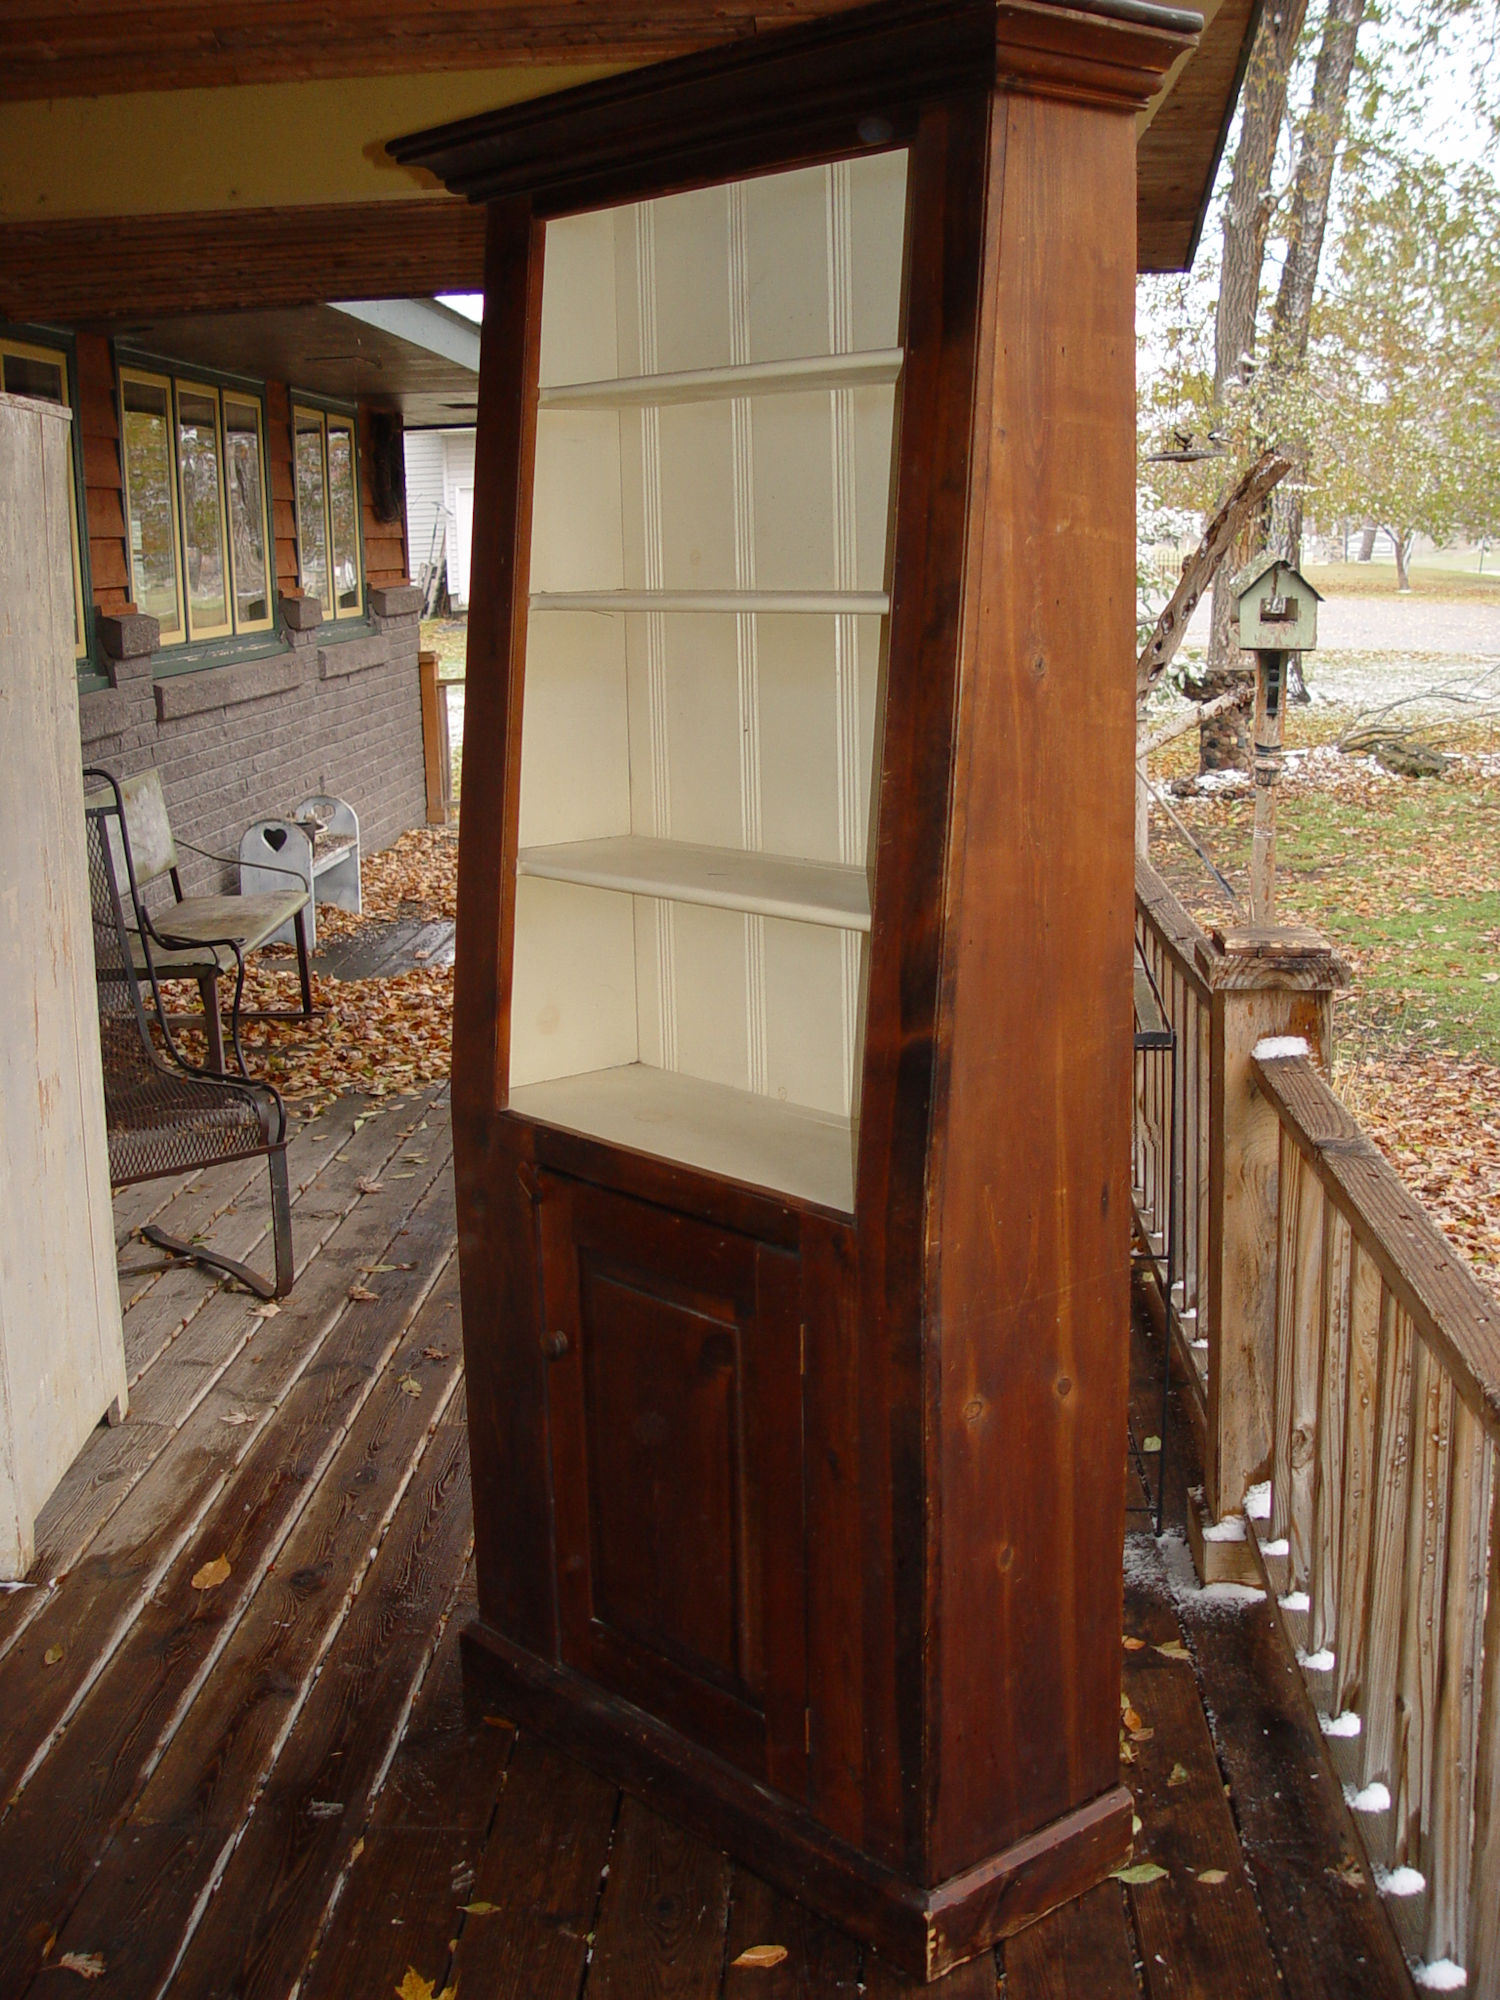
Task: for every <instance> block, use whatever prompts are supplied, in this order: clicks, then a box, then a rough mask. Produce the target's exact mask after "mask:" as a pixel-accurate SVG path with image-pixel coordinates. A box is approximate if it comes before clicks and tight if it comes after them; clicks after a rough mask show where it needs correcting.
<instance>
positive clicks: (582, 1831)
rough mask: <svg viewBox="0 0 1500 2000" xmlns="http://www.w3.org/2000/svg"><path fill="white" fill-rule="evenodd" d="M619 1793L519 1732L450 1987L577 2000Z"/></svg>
mask: <svg viewBox="0 0 1500 2000" xmlns="http://www.w3.org/2000/svg"><path fill="white" fill-rule="evenodd" d="M619 1802H620V1801H619V1794H618V1793H617V1792H616V1791H615V1789H614V1787H613V1786H612V1785H610V1784H608V1783H606V1781H605V1780H604V1779H603V1778H600V1777H597V1776H595V1774H594V1773H593V1772H592V1771H587V1770H585V1769H584V1767H583V1765H581V1764H577V1763H574V1761H573V1760H572V1758H570V1757H564V1756H562V1755H561V1753H560V1752H558V1751H556V1750H552V1749H549V1748H547V1747H546V1746H545V1745H543V1744H542V1743H541V1741H540V1740H539V1739H538V1738H536V1737H531V1736H527V1735H525V1734H524V1733H523V1735H522V1737H521V1739H520V1741H519V1742H518V1743H517V1745H516V1748H515V1752H514V1754H513V1755H512V1757H511V1761H510V1767H509V1770H508V1771H507V1773H506V1780H505V1790H504V1791H503V1792H502V1794H501V1796H500V1804H499V1807H498V1809H497V1811H496V1815H495V1823H494V1826H493V1828H492V1829H491V1832H490V1836H489V1839H488V1841H487V1842H486V1844H485V1850H484V1856H483V1858H482V1860H481V1862H480V1864H479V1868H478V1871H477V1872H476V1874H475V1877H474V1883H473V1893H472V1895H471V1897H470V1898H469V1900H470V1901H472V1902H475V1903H490V1904H492V1905H493V1906H494V1907H493V1909H491V1910H490V1911H488V1912H486V1913H485V1914H484V1915H482V1916H480V1915H475V1916H468V1917H465V1919H464V1923H463V1928H462V1930H461V1931H460V1932H459V1936H458V1946H457V1949H456V1951H455V1952H454V1954H453V1960H452V1965H451V1968H450V1970H449V1972H448V1974H447V1978H448V1980H449V1981H450V1982H451V1983H453V1984H454V1985H456V1986H457V1987H458V1989H459V1990H460V1991H461V1992H466V1993H482V1994H484V1995H485V1996H486V2000H576V1996H577V1994H578V1991H579V1987H580V1985H581V1982H582V1978H583V1969H584V1965H585V1962H586V1960H587V1955H588V1949H589V1944H588V1940H589V1934H590V1933H591V1932H592V1931H593V1929H594V1927H595V1924H596V1922H597V1920H598V1914H599V1902H600V1897H601V1894H602V1893H603V1871H604V1866H605V1863H606V1861H607V1860H608V1858H609V1853H610V1840H611V1837H612V1835H613V1832H614V1823H615V1815H616V1812H617V1810H618V1808H619Z"/></svg>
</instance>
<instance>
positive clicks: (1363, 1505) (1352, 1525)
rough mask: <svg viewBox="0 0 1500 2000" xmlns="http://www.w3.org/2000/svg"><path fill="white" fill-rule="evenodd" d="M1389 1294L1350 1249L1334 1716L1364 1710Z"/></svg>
mask: <svg viewBox="0 0 1500 2000" xmlns="http://www.w3.org/2000/svg"><path fill="white" fill-rule="evenodd" d="M1389 1312H1390V1296H1389V1294H1388V1293H1387V1292H1386V1290H1385V1287H1384V1286H1383V1285H1382V1283H1381V1280H1380V1271H1379V1269H1378V1267H1377V1266H1376V1265H1375V1263H1374V1262H1373V1261H1372V1259H1371V1258H1370V1257H1369V1256H1367V1255H1366V1253H1365V1252H1364V1251H1363V1250H1361V1249H1360V1247H1359V1245H1358V1244H1357V1243H1356V1244H1354V1245H1353V1248H1352V1252H1351V1256H1350V1268H1349V1368H1348V1384H1347V1392H1346V1397H1345V1416H1344V1485H1343V1497H1342V1503H1341V1505H1342V1513H1343V1525H1342V1529H1341V1532H1340V1541H1339V1575H1338V1592H1337V1604H1338V1610H1337V1615H1336V1617H1335V1619H1334V1625H1333V1651H1334V1659H1335V1662H1336V1671H1337V1675H1338V1678H1337V1680H1336V1682H1335V1684H1334V1685H1335V1699H1334V1712H1335V1713H1339V1712H1341V1711H1342V1710H1345V1709H1351V1708H1352V1709H1357V1710H1359V1711H1361V1712H1363V1710H1364V1708H1365V1701H1364V1691H1365V1616H1366V1610H1367V1607H1368V1599H1369V1583H1370V1567H1371V1552H1372V1549H1373V1546H1374V1537H1375V1484H1376V1482H1375V1465H1376V1458H1375V1453H1376V1433H1377V1426H1378V1423H1379V1418H1380V1369H1381V1354H1382V1344H1383V1337H1384V1335H1385V1333H1386V1328H1385V1326H1384V1324H1383V1320H1384V1319H1385V1318H1387V1317H1388V1315H1389Z"/></svg>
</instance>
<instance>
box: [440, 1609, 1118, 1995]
mask: <svg viewBox="0 0 1500 2000" xmlns="http://www.w3.org/2000/svg"><path fill="white" fill-rule="evenodd" d="M463 1653H464V1669H465V1676H466V1678H467V1679H468V1680H469V1682H470V1684H471V1686H473V1687H474V1688H476V1689H482V1690H484V1691H485V1693H486V1694H487V1695H488V1694H490V1693H491V1692H493V1695H494V1696H495V1698H497V1699H498V1700H500V1701H501V1702H502V1703H503V1705H504V1708H505V1712H506V1715H507V1717H508V1718H509V1719H510V1720H511V1721H513V1722H516V1723H519V1724H521V1725H523V1726H526V1725H530V1726H531V1727H533V1728H535V1729H537V1730H538V1731H540V1732H541V1734H542V1735H544V1736H547V1737H549V1738H550V1739H551V1740H552V1741H553V1742H554V1743H555V1744H557V1746H558V1747H559V1748H560V1749H562V1750H564V1751H566V1752H567V1753H568V1754H569V1755H572V1756H576V1757H578V1758H580V1759H581V1760H582V1761H583V1762H584V1763H586V1764H588V1765H589V1766H590V1767H591V1768H592V1769H594V1770H597V1771H599V1772H601V1773H602V1774H603V1775H604V1776H606V1777H608V1778H610V1779H611V1780H613V1781H614V1782H615V1783H616V1784H619V1785H621V1786H623V1787H624V1788H625V1789H626V1790H627V1791H630V1792H632V1793H634V1794H635V1795H636V1796H637V1797H639V1798H640V1799H642V1800H644V1802H645V1803H646V1804H647V1805H650V1806H652V1807H653V1808H655V1809H657V1810H659V1811H661V1812H662V1813H664V1814H665V1815H666V1816H667V1817H669V1818H671V1819H673V1820H676V1821H677V1822H678V1823H679V1824H681V1825H683V1826H686V1827H688V1828H689V1829H690V1830H691V1831H692V1832H694V1833H696V1834H698V1835H699V1836H700V1837H701V1838H702V1839H704V1840H707V1841H709V1842H710V1843H712V1844H713V1845H714V1846H716V1847H722V1848H723V1849H724V1850H725V1851H727V1852H728V1853H730V1854H732V1855H733V1856H734V1857H735V1858H736V1859H737V1860H739V1861H741V1862H743V1863H744V1864H745V1866H746V1867H747V1868H750V1869H753V1870H754V1872H755V1873H756V1874H757V1875H760V1876H762V1877H764V1879H765V1880H766V1881H768V1882H770V1883H771V1884H772V1885H773V1886H774V1887H776V1888H778V1889H781V1890H783V1891H784V1892H785V1893H786V1894H787V1895H789V1896H793V1897H795V1898H796V1899H797V1900H799V1901H801V1902H805V1903H807V1904H809V1905H810V1906H811V1907H813V1908H814V1909H816V1910H818V1911H819V1912H820V1913H821V1914H822V1915H824V1916H826V1917H827V1918H829V1919H830V1921H832V1922H833V1923H836V1924H838V1925H840V1926H841V1927H842V1928H843V1929H845V1930H848V1931H850V1932H852V1933H853V1934H854V1935H855V1936H856V1937H859V1938H861V1939H863V1940H864V1941H865V1942H866V1943H867V1944H870V1945H873V1946H874V1948H875V1949H876V1950H877V1951H878V1952H879V1953H880V1954H881V1956H882V1957H883V1958H885V1959H887V1960H888V1961H889V1962H890V1963H891V1964H892V1965H893V1966H895V1967H897V1968H898V1969H899V1970H900V1971H902V1972H906V1973H909V1974H911V1975H913V1976H914V1977H916V1978H918V1979H924V1980H933V1979H937V1978H939V1977H940V1976H941V1975H942V1974H943V1973H945V1972H947V1971H948V1970H950V1969H951V1968H952V1967H953V1966H955V1965H959V1964H962V1963H963V1961H964V1960H965V1959H968V1958H973V1957H974V1956H975V1955H976V1954H977V1953H978V1952H981V1951H984V1950H985V1949H987V1948H988V1947H989V1946H991V1945H994V1944H997V1943H998V1942H999V1941H1000V1940H1001V1939H1002V1938H1005V1937H1009V1936H1010V1935H1011V1934H1012V1933H1013V1932H1015V1931H1018V1930H1022V1929H1024V1927H1025V1926H1026V1925H1027V1924H1030V1923H1034V1922H1035V1921H1036V1919H1037V1918H1038V1917H1043V1916H1045V1915H1046V1914H1047V1912H1048V1911H1049V1910H1053V1909H1056V1908H1057V1907H1058V1905H1059V1904H1061V1903H1065V1902H1068V1901H1070V1900H1071V1899H1072V1898H1073V1897H1075V1896H1080V1895H1082V1894H1083V1893H1084V1891H1085V1890H1087V1889H1089V1888H1092V1887H1093V1885H1094V1884H1095V1883H1096V1882H1098V1881H1100V1880H1101V1879H1102V1878H1103V1877H1104V1876H1105V1875H1107V1874H1108V1873H1109V1871H1110V1870H1111V1869H1112V1868H1115V1867H1118V1866H1119V1864H1120V1863H1121V1862H1122V1861H1123V1860H1125V1859H1126V1857H1127V1856H1128V1855H1129V1853H1130V1846H1131V1816H1132V1812H1133V1810H1134V1808H1133V1802H1132V1799H1131V1795H1130V1793H1129V1791H1128V1790H1126V1788H1125V1787H1124V1786H1123V1785H1116V1786H1114V1787H1113V1788H1112V1789H1111V1790H1109V1791H1107V1792H1101V1793H1100V1794H1099V1795H1098V1797H1097V1798H1093V1799H1090V1800H1088V1801H1087V1802H1086V1803H1085V1804H1083V1805H1081V1806H1078V1807H1076V1808H1075V1809H1074V1810H1073V1811H1072V1812H1069V1813H1065V1814H1064V1815H1063V1816H1062V1817H1061V1818H1059V1819H1055V1820H1053V1821H1051V1823H1050V1824H1048V1825H1046V1826H1044V1827H1041V1828H1039V1829H1037V1831H1035V1832H1033V1833H1030V1834H1028V1835H1027V1836H1026V1838H1025V1839H1024V1840H1019V1841H1016V1842H1014V1843H1013V1844H1012V1845H1011V1846H1009V1847H1006V1848H1002V1849H1001V1850H1000V1852H999V1853H997V1854H992V1855H990V1856H989V1857H988V1858H987V1859H985V1860H984V1861H981V1862H979V1863H978V1864H976V1866H974V1867H972V1868H968V1869H965V1870H964V1872H963V1873H962V1874H960V1875H953V1876H950V1877H949V1878H948V1880H947V1881H946V1882H941V1883H939V1884H938V1885H937V1887H936V1888H924V1887H922V1885H921V1884H920V1883H916V1882H912V1881H909V1880H907V1879H906V1877H904V1876H903V1875H901V1874H899V1873H898V1872H897V1871H896V1870H895V1869H893V1868H890V1867H887V1866H884V1865H882V1864H881V1863H880V1862H879V1861H877V1860H874V1859H872V1858H871V1857H870V1856H868V1855H864V1854H860V1853H858V1852H856V1851H855V1850H854V1849H853V1848H851V1847H849V1846H848V1845H847V1844H846V1843H845V1842H843V1841H841V1840H839V1839H837V1838H836V1837H835V1836H834V1835H833V1834H831V1833H829V1832H828V1830H827V1829H826V1828H824V1827H822V1826H819V1825H818V1823H817V1822H816V1820H814V1819H813V1817H812V1816H811V1814H809V1813H808V1812H806V1811H805V1810H803V1809H802V1808H800V1807H798V1806H797V1805H796V1804H795V1803H794V1802H793V1801H791V1800H789V1799H787V1798H784V1797H782V1796H780V1795H779V1794H777V1793H775V1792H772V1791H770V1790H768V1789H767V1788H766V1787H765V1786H763V1785H759V1784H757V1783H756V1782H755V1781H754V1779H752V1778H749V1777H747V1776H746V1775H745V1774H744V1773H743V1772H742V1771H737V1770H735V1769H733V1767H732V1766H730V1765H728V1764H725V1763H723V1762H722V1761H721V1760H720V1759H719V1758H717V1757H714V1756H712V1755H711V1754H709V1753H708V1752H707V1751H704V1750H702V1749H700V1748H699V1747H698V1746H697V1745H696V1744H694V1743H691V1742H689V1741H688V1739H687V1738H686V1737H684V1736H681V1735H679V1734H678V1732H677V1731H676V1730H674V1729H670V1728H668V1727H667V1726H666V1725H665V1724H664V1723H662V1722H659V1721H657V1720H656V1719H655V1718H654V1717H652V1716H650V1715H647V1714H646V1713H645V1711H644V1710H642V1709H639V1708H636V1707H635V1706H634V1705H633V1704H632V1703H630V1702H628V1701H623V1700H621V1699H619V1698H618V1697H616V1696H613V1695H609V1694H606V1693H604V1692H603V1691H602V1690H601V1689H600V1688H599V1687H598V1686H597V1685H596V1684H595V1683H594V1682H592V1681H589V1680H586V1679H585V1678H584V1677H583V1676H582V1675H580V1674H577V1673H574V1672H571V1671H570V1670H569V1669H568V1668H566V1667H559V1666H554V1665H551V1664H549V1663H548V1662H547V1661H544V1660H540V1659H538V1658H536V1657H535V1655H533V1654H530V1653H527V1652H524V1651H523V1650H522V1649H521V1648H519V1647H517V1646H514V1645H512V1644H511V1643H510V1641H509V1640H507V1639H506V1638H504V1637H503V1636H502V1635H501V1634H500V1633H499V1632H497V1631H496V1630H495V1629H494V1628H493V1626H489V1625H486V1624H485V1623H484V1622H483V1621H482V1620H476V1621H475V1622H474V1623H473V1624H471V1625H470V1626H469V1627H468V1629H467V1630H466V1631H465V1633H464V1635H463Z"/></svg>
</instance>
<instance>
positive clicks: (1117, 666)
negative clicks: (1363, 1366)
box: [927, 98, 1135, 1880]
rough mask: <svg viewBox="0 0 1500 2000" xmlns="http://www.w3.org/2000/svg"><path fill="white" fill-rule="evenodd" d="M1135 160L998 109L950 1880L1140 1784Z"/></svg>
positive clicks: (954, 1330)
mask: <svg viewBox="0 0 1500 2000" xmlns="http://www.w3.org/2000/svg"><path fill="white" fill-rule="evenodd" d="M1132 147H1133V127H1132V125H1131V123H1130V120H1129V119H1128V118H1126V117H1123V116H1121V115H1119V114H1117V113H1113V112H1103V111H1096V110H1092V109H1084V108H1079V107H1075V106H1069V105H1064V104H1060V103H1048V102H1042V101H1039V100H1032V99H1026V98H1012V99H1010V100H1009V101H1007V100H1006V99H1004V98H1000V99H997V101H996V109H995V114H994V127H993V133H992V157H991V170H990V171H991V190H992V192H991V222H990V227H989V244H988V247H987V256H986V262H987V266H988V268H987V271H986V279H985V297H986V300H987V304H988V310H987V315H986V320H987V324H986V327H985V329H984V332H983V334H982V336H981V344H980V388H979V410H978V416H977V418H976V441H975V461H974V466H973V480H974V485H973V500H972V526H971V540H970V545H969V555H968V563H967V573H966V577H965V592H966V618H965V643H964V653H963V659H962V666H961V686H960V709H959V744H958V755H957V760H956V782H955V804H954V818H953V833H952V839H953V851H952V854H951V857H950V863H949V872H948V881H947V888H946V913H945V943H944V991H943V1012H944V1018H945V1034H944V1059H943V1064H942V1071H941V1080H940V1084H939V1097H938V1108H937V1115H936V1117H935V1119H934V1140H933V1168H932V1188H933V1204H932V1214H931V1227H932V1231H933V1237H932V1254H933V1257H934V1259H935V1261H936V1264H937V1273H938V1277H937V1305H938V1312H937V1318H936V1326H937V1328H938V1329H939V1333H938V1339H939V1341H940V1348H939V1349H938V1350H937V1351H936V1354H935V1364H936V1365H935V1369H934V1376H933V1386H934V1388H935V1404H934V1406H933V1407H932V1408H931V1410H930V1411H929V1423H930V1425H931V1426H932V1431H931V1433H930V1434H931V1435H933V1436H934V1448H935V1450H936V1452H937V1456H938V1466H937V1480H938V1487H939V1498H938V1507H939V1512H938V1516H937V1522H936V1530H937V1541H936V1547H935V1550H934V1562H933V1571H932V1573H933V1577H934V1579H935V1581H934V1589H935V1590H936V1591H938V1592H939V1593H940V1597H939V1601H938V1610H937V1624H936V1629H937V1639H938V1643H937V1650H936V1657H935V1662H934V1664H933V1667H932V1669H931V1671H932V1681H931V1683H930V1686H931V1699H932V1707H933V1740H934V1747H935V1751H936V1755H935V1757H934V1760H933V1762H932V1764H931V1765H930V1766H929V1771H928V1785H929V1810H930V1811H931V1813H932V1829H931V1843H932V1844H931V1849H930V1852H929V1856H928V1864H927V1865H928V1869H929V1876H928V1879H929V1880H941V1879H943V1878H945V1877H947V1876H949V1875H951V1874H953V1873H955V1872H957V1871H958V1870H960V1869H962V1868H964V1867H966V1866H968V1865H969V1864H971V1863H973V1862H975V1861H977V1860H978V1859H980V1858H981V1857H982V1856H984V1855H986V1854H989V1853H991V1852H993V1851H994V1850H995V1849H996V1848H999V1847H1002V1846H1004V1845H1005V1844H1007V1843H1008V1842H1010V1841H1014V1840H1016V1839H1018V1838H1020V1837H1021V1836H1022V1835H1024V1834H1026V1833H1028V1832H1031V1831H1033V1830H1036V1829H1040V1828H1042V1827H1045V1826H1046V1825H1047V1824H1048V1823H1049V1822H1051V1821H1052V1820H1054V1819H1056V1818H1057V1817H1058V1816H1059V1815H1061V1814H1063V1813H1065V1812H1067V1811H1068V1810H1069V1809H1070V1808H1073V1807H1076V1806H1079V1805H1081V1804H1082V1803H1084V1802H1085V1801H1087V1800H1089V1799H1091V1798H1093V1797H1096V1796H1097V1795H1098V1794H1100V1793H1102V1792H1103V1791H1105V1789H1106V1788H1107V1787H1109V1786H1110V1785H1112V1784H1114V1783H1115V1781H1116V1776H1117V1766H1116V1742H1117V1725H1118V1708H1117V1703H1118V1689H1119V1652H1118V1634H1119V1631H1120V1599H1121V1574H1120V1546H1121V1534H1122V1529H1123V1515H1122V1509H1123V1504H1124V1500H1123V1488H1122V1463H1123V1454H1122V1447H1123V1441H1124V1435H1125V1422H1124V1419H1125V1388H1126V1361H1127V1313H1128V1273H1129V1260H1128V1249H1129V1245H1128V1239H1127V1216H1128V1209H1129V1199H1128V1189H1127V1185H1126V1182H1125V1179H1124V1175H1125V1171H1126V1163H1127V1158H1128V1139H1129V1127H1128V1116H1129V1090H1130V1062H1131V1057H1130V1041H1129V1034H1128V1027H1129V992H1130V951H1131V908H1132V876H1131V871H1132V861H1131V842H1132V835H1131V792H1130V784H1131V757H1132V748H1131V746H1132V743H1133V740H1134V737H1133V728H1134V705H1133V672H1132V662H1133V656H1134V645H1133V616H1134V547H1133V521H1134V506H1133V480H1134V341H1133V301H1134V271H1135V263H1134V256H1133V249H1134V244H1133V227H1134V225H1133V213H1134V211H1133V195H1132V188H1133V165H1132ZM1002 187H1003V193H1002V192H1001V190H1002ZM997 202H999V203H1000V210H999V216H998V223H999V226H998V230H997V229H996V228H995V226H994V224H995V214H994V210H995V204H996V203H997Z"/></svg>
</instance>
